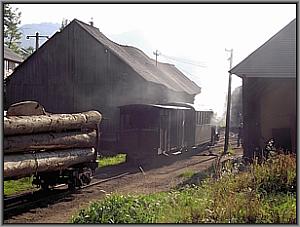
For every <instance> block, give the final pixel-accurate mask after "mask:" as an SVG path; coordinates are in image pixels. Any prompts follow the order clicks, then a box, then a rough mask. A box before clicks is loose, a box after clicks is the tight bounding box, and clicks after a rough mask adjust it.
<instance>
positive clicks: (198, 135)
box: [118, 103, 218, 164]
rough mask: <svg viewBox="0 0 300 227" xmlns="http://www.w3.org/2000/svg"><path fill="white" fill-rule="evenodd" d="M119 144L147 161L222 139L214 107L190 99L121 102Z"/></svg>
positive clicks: (134, 158)
mask: <svg viewBox="0 0 300 227" xmlns="http://www.w3.org/2000/svg"><path fill="white" fill-rule="evenodd" d="M119 108H120V130H119V138H118V144H119V145H118V148H119V150H122V152H125V153H126V154H127V157H128V160H129V161H133V162H138V163H140V164H143V163H145V162H149V160H151V159H155V158H156V157H158V156H159V155H166V156H168V155H171V154H178V153H180V152H182V151H187V150H189V149H192V148H197V147H199V146H205V145H213V144H215V142H216V140H217V139H218V133H217V128H216V125H214V124H212V118H213V111H212V110H209V109H203V108H202V109H201V108H197V107H195V106H194V105H193V104H189V103H168V104H160V105H154V104H153V105H151V104H131V105H124V106H120V107H119Z"/></svg>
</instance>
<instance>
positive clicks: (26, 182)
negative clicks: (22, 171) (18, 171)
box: [4, 177, 34, 196]
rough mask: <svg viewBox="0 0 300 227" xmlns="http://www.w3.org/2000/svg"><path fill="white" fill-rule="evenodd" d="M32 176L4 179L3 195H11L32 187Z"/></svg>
mask: <svg viewBox="0 0 300 227" xmlns="http://www.w3.org/2000/svg"><path fill="white" fill-rule="evenodd" d="M31 182H32V177H25V178H22V179H19V180H8V181H4V195H7V196H9V195H13V194H16V193H19V192H22V191H27V190H30V189H33V188H34V186H33V185H32V184H31Z"/></svg>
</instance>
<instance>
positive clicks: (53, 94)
mask: <svg viewBox="0 0 300 227" xmlns="http://www.w3.org/2000/svg"><path fill="white" fill-rule="evenodd" d="M198 93H200V88H199V87H198V86H197V85H196V84H195V83H194V82H192V81H191V80H189V79H188V78H187V77H186V76H185V75H184V74H183V73H181V72H180V71H179V70H178V69H177V68H176V67H175V66H174V65H171V64H166V63H160V62H158V64H157V66H156V63H155V60H153V59H150V58H149V57H148V56H146V55H145V54H144V53H143V52H142V51H141V50H139V49H137V48H135V47H131V46H123V45H119V44H117V43H114V42H113V41H111V40H109V39H108V38H107V37H105V36H104V35H103V34H102V33H101V32H100V31H99V29H98V28H96V27H93V26H91V25H88V24H85V23H83V22H81V21H79V20H76V19H75V20H73V21H72V22H71V23H70V24H69V25H68V26H66V27H65V28H64V29H63V30H62V31H61V32H57V33H56V34H55V35H54V36H52V37H51V38H50V39H49V40H48V41H47V42H46V43H45V44H44V45H42V46H41V47H40V48H39V49H38V50H37V51H36V52H35V53H34V54H32V55H31V56H30V57H29V58H28V59H26V60H25V61H24V62H23V63H22V64H21V65H20V66H19V67H17V68H16V71H15V72H14V73H13V75H12V76H11V77H10V79H9V81H8V83H7V103H6V104H7V105H6V106H8V105H10V104H12V103H15V102H19V101H23V100H35V101H38V102H40V103H41V104H42V105H43V106H44V107H45V109H46V110H47V111H49V112H53V113H64V112H66V113H71V112H81V111H87V110H98V111H100V112H101V113H102V114H103V116H104V120H103V122H102V125H101V127H102V133H103V134H102V141H106V142H108V141H111V142H116V140H117V137H118V127H119V109H118V108H117V107H118V106H121V105H126V104H133V103H142V104H156V103H167V102H189V103H193V101H194V96H195V95H196V94H198ZM103 146H104V147H105V144H103Z"/></svg>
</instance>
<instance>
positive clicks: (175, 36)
mask: <svg viewBox="0 0 300 227" xmlns="http://www.w3.org/2000/svg"><path fill="white" fill-rule="evenodd" d="M11 5H12V6H13V7H14V8H16V7H17V8H19V10H20V11H21V12H22V17H21V20H22V24H31V23H42V22H52V23H61V21H62V19H63V18H67V19H69V20H72V19H74V18H77V19H79V20H82V21H84V22H86V23H88V22H89V21H90V20H91V17H93V21H94V25H95V27H98V28H99V29H100V31H101V32H103V33H104V34H105V35H107V36H108V37H110V36H111V35H115V34H120V33H124V32H130V31H139V32H140V33H141V34H143V36H144V38H145V39H146V40H147V42H148V43H149V45H150V46H151V48H153V51H154V50H156V49H157V50H159V51H160V52H161V53H162V54H164V55H167V56H172V57H176V58H181V59H184V60H187V61H194V62H200V63H201V65H202V66H205V67H199V66H193V65H191V64H190V65H188V64H180V65H178V68H179V67H180V68H179V69H180V70H182V71H183V70H184V71H183V73H185V74H186V75H187V76H189V77H190V79H192V80H193V81H195V82H196V83H197V84H198V85H199V86H200V87H201V88H202V93H201V94H200V95H199V96H198V97H196V104H199V103H201V104H206V105H209V107H210V108H212V109H214V111H216V112H217V113H218V115H219V116H220V115H222V113H223V111H224V101H225V98H226V93H227V86H228V70H229V61H228V57H229V53H227V52H226V51H225V48H227V49H231V48H233V66H235V65H236V64H238V63H239V62H240V61H242V60H243V59H244V58H245V57H247V56H248V55H249V54H251V53H252V52H253V51H254V50H255V49H257V48H258V47H259V46H261V45H262V44H263V43H265V42H266V41H267V40H268V39H270V38H271V37H272V36H273V35H274V34H275V33H277V32H278V31H279V30H280V29H282V28H283V27H284V26H285V25H287V24H288V23H289V22H290V21H291V20H293V19H294V18H296V4H96V5H95V4H11ZM125 44H126V43H125ZM131 45H133V44H131ZM148 54H149V53H148ZM150 57H152V58H153V57H154V55H152V56H150ZM158 60H161V61H165V62H168V61H169V62H170V63H174V64H175V65H176V62H172V61H171V60H170V59H169V60H168V59H166V58H164V57H162V56H159V57H158ZM184 65H185V66H184ZM239 85H241V80H240V79H239V78H238V77H236V76H233V85H232V86H233V88H235V87H237V86H239Z"/></svg>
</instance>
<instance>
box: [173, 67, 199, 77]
mask: <svg viewBox="0 0 300 227" xmlns="http://www.w3.org/2000/svg"><path fill="white" fill-rule="evenodd" d="M176 67H178V68H179V69H180V70H182V71H183V72H185V73H186V74H189V75H190V76H192V77H194V78H197V79H199V77H198V76H196V75H193V74H192V73H190V72H188V71H186V70H184V69H183V68H182V67H180V66H178V65H177V66H176Z"/></svg>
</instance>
